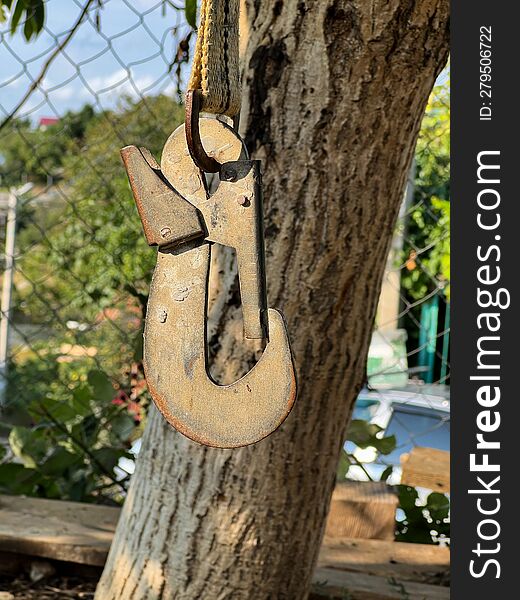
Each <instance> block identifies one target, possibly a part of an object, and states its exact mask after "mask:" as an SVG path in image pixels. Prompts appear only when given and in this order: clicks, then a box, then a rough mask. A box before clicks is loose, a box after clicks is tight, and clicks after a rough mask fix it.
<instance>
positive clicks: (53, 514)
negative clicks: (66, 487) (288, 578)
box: [0, 495, 449, 600]
mask: <svg viewBox="0 0 520 600" xmlns="http://www.w3.org/2000/svg"><path fill="white" fill-rule="evenodd" d="M119 512H120V509H118V508H112V507H104V506H94V505H91V504H79V503H75V502H63V501H59V500H43V499H39V498H24V497H14V496H1V495H0V553H1V554H2V556H1V557H0V562H2V563H3V565H4V566H7V565H8V564H12V565H18V567H20V564H21V563H20V561H16V560H9V557H11V559H13V557H15V558H16V557H19V556H20V555H25V556H27V557H40V558H45V559H47V560H51V561H66V562H63V563H61V564H63V565H70V563H76V564H79V565H91V568H97V569H98V572H100V570H101V568H102V566H103V565H104V562H105V560H106V556H107V554H108V550H109V548H110V543H111V541H112V537H113V534H114V531H115V528H116V525H117V520H118V518H119ZM56 564H57V565H58V564H60V563H56ZM448 571H449V550H448V549H446V548H439V547H437V546H424V545H419V544H402V543H397V542H391V541H382V540H362V539H345V538H338V537H335V538H329V537H326V538H325V541H324V543H323V546H322V548H321V551H320V555H319V561H318V566H317V568H316V570H315V573H314V576H313V589H312V595H311V598H314V599H316V600H317V599H322V598H338V599H339V598H349V599H350V600H403V598H407V599H408V600H448V599H449V588H448V587H444V586H443V585H435V584H438V583H446V577H447V573H448Z"/></svg>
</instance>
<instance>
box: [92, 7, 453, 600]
mask: <svg viewBox="0 0 520 600" xmlns="http://www.w3.org/2000/svg"><path fill="white" fill-rule="evenodd" d="M246 4H247V13H246V19H245V21H246V22H247V25H248V28H249V32H248V35H249V41H248V46H247V50H246V52H245V65H246V67H245V76H244V81H245V90H246V91H245V98H244V100H245V102H244V108H243V117H242V118H243V120H242V129H243V131H244V134H245V139H246V141H247V144H248V147H249V148H250V150H251V152H252V154H253V155H254V156H255V157H257V158H261V159H262V160H263V170H264V185H265V187H264V191H265V200H266V224H267V227H266V235H267V240H266V243H267V268H268V289H269V301H270V305H271V306H274V307H278V308H281V309H282V310H283V311H284V313H285V316H286V317H287V320H288V323H289V330H290V333H291V336H292V342H293V350H294V355H295V360H296V365H297V370H298V378H299V400H298V401H297V405H296V407H295V409H294V410H293V413H292V414H291V416H290V417H289V418H288V420H287V421H286V423H285V424H284V425H283V427H282V428H281V430H279V431H277V432H276V433H275V434H274V435H272V436H271V437H269V438H268V439H266V440H264V441H262V442H261V443H259V444H257V445H255V446H253V447H249V448H244V449H240V450H234V451H222V450H215V449H210V448H204V447H200V446H198V445H196V444H194V443H192V442H190V441H188V440H186V439H185V438H183V437H182V436H181V435H179V434H177V433H176V432H174V431H173V430H172V429H171V428H169V427H168V426H167V425H166V424H165V423H164V422H163V420H162V418H160V417H159V416H158V414H157V412H156V411H155V410H152V411H151V416H150V419H149V423H148V427H147V431H146V434H145V438H144V441H143V449H142V452H141V455H140V457H139V461H138V465H137V470H136V473H135V475H134V477H133V480H132V485H131V490H130V493H129V495H128V499H127V501H126V504H125V507H124V510H123V513H122V516H121V520H120V523H119V526H118V530H117V534H116V537H115V540H114V543H113V545H112V549H111V552H110V556H109V559H108V563H107V565H106V568H105V571H104V573H103V577H102V580H101V582H100V584H99V587H98V591H97V594H96V599H97V600H109V599H116V598H117V599H121V600H142V599H145V598H146V599H153V600H156V599H161V600H171V599H173V598H175V599H186V600H187V599H190V600H198V599H210V600H223V599H233V600H239V599H248V600H251V599H254V600H262V599H267V598H277V599H278V598H279V599H283V598H287V599H289V600H299V599H302V598H305V597H306V594H307V591H308V588H309V584H310V580H311V574H312V570H313V566H314V563H315V560H316V556H317V552H318V548H319V544H320V541H321V536H322V529H323V524H324V520H325V517H326V513H327V509H328V504H329V499H330V495H331V492H332V489H333V485H334V479H335V469H336V464H337V460H338V456H339V451H340V448H341V446H342V443H343V438H344V432H345V428H346V425H347V421H348V418H349V416H350V412H351V407H352V403H353V401H354V399H355V396H356V394H357V392H358V390H359V388H360V386H361V384H362V382H363V378H364V372H365V362H366V354H367V348H368V344H369V339H370V335H371V330H372V325H373V320H374V314H375V310H376V304H377V300H378V296H379V291H380V285H381V279H382V273H383V269H384V265H385V258H386V254H387V251H388V248H389V244H390V240H391V236H392V230H393V227H394V223H395V219H396V215H397V212H398V207H399V204H400V201H401V198H402V195H403V188H404V185H405V180H406V174H407V170H408V167H409V164H410V160H411V156H412V152H413V148H414V144H415V141H416V136H417V132H418V128H419V124H420V120H421V117H422V114H423V111H424V108H425V104H426V101H427V98H428V95H429V92H430V90H431V88H432V85H433V83H434V80H435V78H436V75H437V74H438V73H439V71H440V69H441V68H442V66H443V65H444V64H445V62H446V59H447V53H448V13H449V6H448V0H262V1H261V0H247V2H246ZM226 257H227V255H225V254H224V255H222V256H221V261H223V262H221V265H220V268H221V270H225V271H226V272H227V274H228V277H227V278H224V281H225V282H226V284H225V285H226V289H225V290H224V292H226V293H227V296H226V298H227V300H228V301H227V302H222V301H220V302H216V303H215V304H214V305H213V315H212V316H213V320H212V323H213V327H214V334H215V335H214V336H213V339H212V341H213V344H212V348H213V350H214V351H215V362H214V369H216V371H217V372H218V374H219V376H220V378H221V379H222V380H229V378H232V377H233V376H235V375H236V373H237V372H238V371H239V370H240V369H243V368H244V366H245V365H246V363H247V360H248V359H249V358H250V353H249V354H248V353H246V352H244V346H243V344H242V342H241V340H239V342H238V343H237V339H239V338H240V323H239V309H238V308H237V306H236V301H235V300H236V280H235V278H234V276H233V275H234V272H233V271H232V268H231V267H229V265H228V264H227V262H226V261H227V260H228V259H227V258H226ZM229 274H231V275H232V276H231V277H229ZM221 292H222V290H221ZM220 298H222V295H221V296H220ZM215 311H216V312H217V313H218V314H217V318H215Z"/></svg>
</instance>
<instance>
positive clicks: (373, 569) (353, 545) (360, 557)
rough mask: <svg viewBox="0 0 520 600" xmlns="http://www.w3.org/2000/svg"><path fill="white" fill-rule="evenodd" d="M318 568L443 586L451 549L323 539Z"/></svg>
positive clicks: (448, 572)
mask: <svg viewBox="0 0 520 600" xmlns="http://www.w3.org/2000/svg"><path fill="white" fill-rule="evenodd" d="M318 567H321V568H332V569H340V570H344V571H351V572H356V573H366V574H369V575H378V576H381V577H385V578H387V579H389V578H395V579H399V580H402V581H416V582H421V583H431V584H445V583H446V582H448V581H449V574H450V550H449V548H441V547H440V546H433V545H426V544H405V543H400V542H387V541H382V540H352V539H337V538H325V539H324V540H323V544H322V546H321V549H320V554H319V557H318Z"/></svg>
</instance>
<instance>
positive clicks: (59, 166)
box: [0, 105, 95, 187]
mask: <svg viewBox="0 0 520 600" xmlns="http://www.w3.org/2000/svg"><path fill="white" fill-rule="evenodd" d="M94 118H95V113H94V109H93V108H92V107H91V106H90V105H86V106H84V107H83V108H82V109H81V110H80V111H78V112H72V111H69V112H67V113H65V115H63V117H62V118H61V119H60V121H59V122H58V123H57V124H55V125H50V126H49V127H46V128H43V129H38V128H33V127H32V125H31V122H30V121H29V120H28V119H14V120H13V121H11V122H10V123H9V124H8V125H7V126H6V129H5V130H4V131H3V132H2V144H1V147H0V156H1V161H0V183H1V184H2V185H4V186H6V187H7V186H10V185H19V184H20V180H21V177H24V176H25V177H28V176H29V177H30V178H31V180H32V181H33V182H35V183H38V182H41V183H46V182H47V180H48V177H49V176H50V177H52V178H53V179H55V180H58V179H60V178H61V176H62V174H63V164H64V160H65V157H66V156H67V155H68V154H69V153H70V152H72V153H73V152H74V149H76V148H80V147H81V145H82V144H83V142H84V135H85V131H86V129H87V126H88V124H89V123H90V121H92V120H94Z"/></svg>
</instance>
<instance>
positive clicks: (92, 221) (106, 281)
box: [17, 96, 183, 322]
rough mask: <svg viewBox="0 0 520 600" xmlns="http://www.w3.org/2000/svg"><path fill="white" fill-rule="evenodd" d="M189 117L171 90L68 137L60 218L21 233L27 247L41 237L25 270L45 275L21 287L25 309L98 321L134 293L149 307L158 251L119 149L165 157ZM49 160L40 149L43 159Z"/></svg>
mask: <svg viewBox="0 0 520 600" xmlns="http://www.w3.org/2000/svg"><path fill="white" fill-rule="evenodd" d="M182 117H183V113H182V108H181V107H180V106H179V105H178V104H177V103H176V102H175V101H174V100H172V99H170V98H168V97H166V96H158V97H156V98H147V99H146V100H141V101H139V102H134V101H131V100H126V101H124V103H123V106H122V107H121V108H120V109H119V110H118V111H110V112H108V111H107V112H105V113H102V114H99V115H95V116H94V117H93V118H91V119H90V120H88V122H87V123H86V126H85V128H84V130H82V131H81V136H82V137H81V140H80V141H78V138H70V139H69V141H68V142H67V144H68V151H67V153H66V154H65V155H64V156H63V160H62V169H63V179H64V181H65V182H66V187H64V188H63V191H64V193H63V196H60V198H61V200H60V204H61V206H60V210H61V219H60V223H59V224H58V225H56V226H54V227H53V228H52V230H51V231H49V232H46V235H45V236H44V237H42V236H41V227H40V224H39V222H38V219H34V220H33V222H32V224H30V225H29V226H28V227H26V228H25V230H24V231H23V232H21V234H20V238H19V239H20V241H19V243H20V245H24V244H26V243H27V241H28V239H30V238H37V239H40V243H39V244H38V245H37V246H36V247H35V248H34V249H33V250H32V251H31V252H30V253H26V254H24V256H23V257H22V258H21V261H20V268H21V270H22V271H23V273H24V274H25V275H26V277H27V278H28V279H29V280H31V281H36V282H37V281H41V280H45V285H44V286H39V287H38V294H34V289H33V288H32V287H26V288H25V289H18V290H17V293H18V296H19V301H20V306H21V307H22V310H23V312H24V314H26V315H27V316H28V317H29V316H30V317H31V318H33V319H34V318H35V317H38V316H39V317H40V318H41V319H44V318H45V316H46V315H47V316H48V313H49V310H50V309H52V310H53V311H57V314H58V315H59V318H60V319H59V320H60V321H61V322H64V321H66V320H68V319H69V320H70V319H72V320H77V321H80V322H92V321H93V320H94V319H95V318H96V317H97V316H98V315H99V311H100V310H102V309H105V308H112V307H114V305H115V304H116V303H117V301H118V299H120V298H122V297H123V296H124V297H126V296H127V295H128V294H131V295H132V296H133V297H134V298H135V299H136V301H137V302H138V303H139V306H140V307H141V310H144V306H145V304H146V299H147V297H146V294H147V289H148V282H149V279H150V276H151V272H152V269H153V266H154V264H155V254H154V252H153V251H152V250H150V249H149V248H148V246H147V244H146V240H145V238H144V236H143V234H142V229H141V227H140V224H139V223H140V221H139V217H138V215H137V211H136V209H135V204H134V201H133V198H132V194H131V191H130V187H129V184H128V179H127V177H126V173H125V171H124V168H123V165H122V162H121V159H120V156H119V148H120V147H121V146H123V145H126V144H137V145H142V146H146V147H148V148H149V149H150V150H151V152H152V153H153V154H155V155H156V156H157V157H158V156H159V153H160V150H161V149H162V146H163V145H164V142H165V141H166V139H167V137H168V135H169V134H170V133H171V130H172V129H173V128H174V127H175V126H176V125H178V124H179V123H180V122H181V120H182ZM64 143H65V142H64ZM46 158H47V157H46V156H42V155H39V156H38V159H39V160H40V163H39V164H41V162H42V160H43V162H44V161H45V160H46ZM40 210H42V209H40ZM28 219H29V220H30V216H29V217H28Z"/></svg>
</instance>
